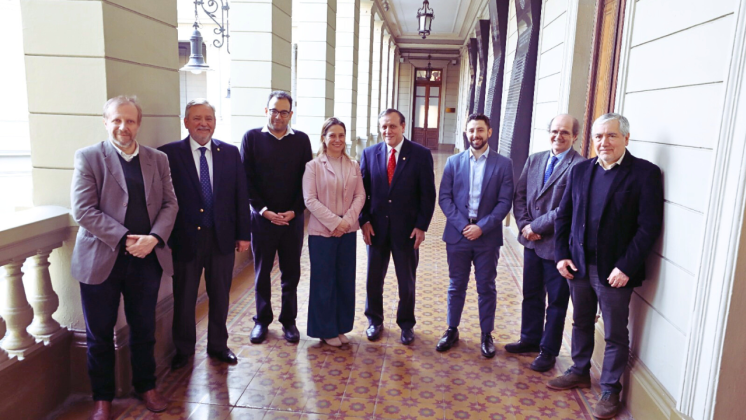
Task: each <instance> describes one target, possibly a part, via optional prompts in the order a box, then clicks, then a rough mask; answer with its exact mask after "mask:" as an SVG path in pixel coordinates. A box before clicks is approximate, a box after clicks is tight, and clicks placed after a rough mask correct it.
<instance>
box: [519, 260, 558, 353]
mask: <svg viewBox="0 0 746 420" xmlns="http://www.w3.org/2000/svg"><path fill="white" fill-rule="evenodd" d="M569 300H570V289H569V287H568V285H567V280H566V279H565V278H564V277H562V276H561V275H560V273H559V271H558V270H557V266H556V264H555V263H554V261H552V260H545V259H544V258H541V257H539V256H538V255H536V251H534V250H533V249H530V248H524V249H523V304H522V314H521V341H522V342H525V343H530V344H539V345H540V346H541V350H542V351H544V352H546V353H549V354H551V355H553V356H558V355H559V351H560V347H561V346H562V331H563V330H564V328H565V315H566V314H567V303H568V301H569ZM545 315H546V323H545V322H544V318H545Z"/></svg>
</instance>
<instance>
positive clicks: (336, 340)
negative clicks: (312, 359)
mask: <svg viewBox="0 0 746 420" xmlns="http://www.w3.org/2000/svg"><path fill="white" fill-rule="evenodd" d="M321 341H322V342H324V343H326V344H328V345H330V346H332V347H339V346H341V345H342V341H341V340H340V339H339V337H334V338H322V339H321Z"/></svg>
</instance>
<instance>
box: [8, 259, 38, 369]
mask: <svg viewBox="0 0 746 420" xmlns="http://www.w3.org/2000/svg"><path fill="white" fill-rule="evenodd" d="M24 260H25V259H20V260H13V261H11V262H9V263H7V264H5V266H4V268H5V278H4V279H3V285H2V290H3V292H4V293H3V295H4V296H3V302H2V305H0V315H2V316H3V319H4V320H5V323H6V327H7V331H6V332H5V337H4V338H3V341H2V348H3V349H5V350H6V351H8V352H9V353H11V354H14V355H17V356H22V354H23V351H24V350H26V349H28V348H29V347H31V346H32V345H34V343H35V342H36V340H34V337H32V336H31V335H29V333H28V331H26V328H27V327H28V326H29V325H30V324H31V320H32V319H33V318H34V311H33V309H31V305H29V304H28V301H27V300H26V292H25V290H24V288H23V271H21V267H22V266H23V262H24Z"/></svg>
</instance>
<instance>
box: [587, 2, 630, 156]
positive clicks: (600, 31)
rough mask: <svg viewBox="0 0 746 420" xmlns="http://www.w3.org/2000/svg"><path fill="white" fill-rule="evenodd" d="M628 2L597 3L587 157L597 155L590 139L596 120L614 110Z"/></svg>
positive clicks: (588, 101) (589, 88) (588, 108)
mask: <svg viewBox="0 0 746 420" xmlns="http://www.w3.org/2000/svg"><path fill="white" fill-rule="evenodd" d="M625 3H626V0H598V2H597V3H596V7H597V9H596V27H595V35H594V40H593V55H592V59H591V74H590V78H589V82H588V100H587V102H586V109H585V124H584V127H585V130H584V136H583V155H584V156H586V157H594V156H596V151H595V150H594V149H593V146H592V139H591V125H592V124H593V121H595V120H596V118H598V117H600V116H601V115H603V114H606V113H608V112H612V111H613V110H614V98H615V97H616V85H617V74H618V72H619V53H620V50H621V40H622V28H623V26H624V7H625Z"/></svg>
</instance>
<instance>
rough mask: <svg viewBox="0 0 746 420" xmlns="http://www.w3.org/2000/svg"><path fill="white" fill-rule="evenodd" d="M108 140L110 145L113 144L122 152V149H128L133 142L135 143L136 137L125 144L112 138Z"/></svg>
mask: <svg viewBox="0 0 746 420" xmlns="http://www.w3.org/2000/svg"><path fill="white" fill-rule="evenodd" d="M109 140H110V141H111V142H112V143H114V145H115V146H117V147H118V148H120V149H122V150H124V149H126V148H128V147H130V146H131V145H132V143H134V142H135V141H137V138H136V137H132V140H131V141H130V142H129V143H127V144H125V143H122V142H120V141H119V140H117V139H115V138H114V137H109Z"/></svg>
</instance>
